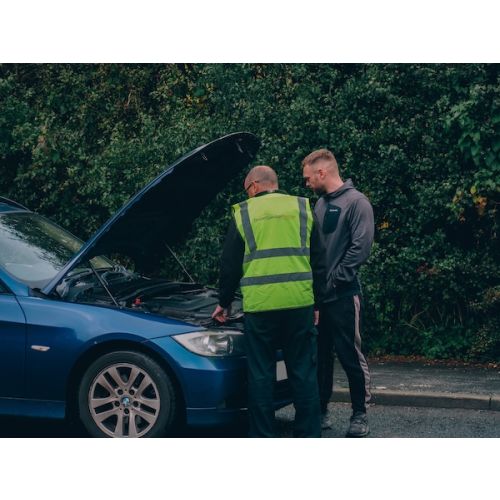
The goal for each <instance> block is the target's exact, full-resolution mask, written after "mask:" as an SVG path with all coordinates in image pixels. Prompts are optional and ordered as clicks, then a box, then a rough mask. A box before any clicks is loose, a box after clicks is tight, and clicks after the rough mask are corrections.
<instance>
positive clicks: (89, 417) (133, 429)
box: [78, 351, 178, 437]
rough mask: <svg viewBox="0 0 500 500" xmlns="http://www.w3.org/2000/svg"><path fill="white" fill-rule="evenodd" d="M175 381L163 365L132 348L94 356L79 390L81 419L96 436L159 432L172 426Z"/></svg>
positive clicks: (175, 408) (126, 435) (152, 433)
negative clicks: (173, 382) (95, 357)
mask: <svg viewBox="0 0 500 500" xmlns="http://www.w3.org/2000/svg"><path fill="white" fill-rule="evenodd" d="M177 407H178V404H177V399H176V393H175V390H174V386H173V384H172V382H171V380H170V378H169V376H168V375H167V373H165V370H163V369H162V368H161V367H160V365H159V364H158V363H157V362H156V361H154V360H153V359H151V358H150V357H149V356H147V355H145V354H142V353H139V352H134V351H117V352H112V353H108V354H104V355H103V356H101V357H99V358H98V359H96V360H95V361H94V362H93V363H92V364H91V365H90V366H89V367H88V368H87V370H86V371H85V373H84V375H83V377H82V380H81V383H80V386H79V391H78V410H79V415H80V420H81V421H82V423H83V425H84V426H85V428H86V429H87V431H88V432H89V433H90V435H91V436H94V437H160V436H163V435H165V434H166V433H167V432H169V433H170V432H171V431H172V427H173V425H174V422H175V420H176V419H175V416H176V412H177Z"/></svg>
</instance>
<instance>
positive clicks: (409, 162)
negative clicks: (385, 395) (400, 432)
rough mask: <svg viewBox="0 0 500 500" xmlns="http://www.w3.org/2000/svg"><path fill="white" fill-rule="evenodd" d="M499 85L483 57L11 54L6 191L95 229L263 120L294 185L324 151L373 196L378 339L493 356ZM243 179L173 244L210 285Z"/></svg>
mask: <svg viewBox="0 0 500 500" xmlns="http://www.w3.org/2000/svg"><path fill="white" fill-rule="evenodd" d="M499 88H500V87H499V67H498V65H482V64H470V65H306V64H296V65H245V64H238V65H1V66H0V172H1V176H0V194H2V195H5V196H8V197H11V198H13V199H16V200H18V201H20V202H21V203H24V204H26V205H27V206H29V207H30V208H32V209H34V210H37V211H39V212H41V213H43V214H45V215H47V216H49V217H51V218H53V219H54V220H56V221H57V222H59V223H60V224H62V225H63V226H65V227H68V228H69V229H70V230H72V231H73V232H74V233H76V234H77V235H79V236H81V237H82V238H87V237H88V236H89V235H90V234H92V232H93V231H95V229H97V227H99V225H100V224H102V223H103V222H104V221H105V220H106V219H107V218H108V217H109V216H110V215H111V214H112V213H113V212H114V211H115V210H116V209H117V208H119V207H120V206H121V205H122V204H123V203H124V202H125V201H126V200H127V199H128V198H129V197H130V196H131V195H132V194H134V193H135V192H136V191H137V190H138V189H139V188H141V187H142V186H143V185H144V184H145V183H146V182H147V181H149V180H150V179H151V178H153V177H154V176H155V175H157V174H158V173H159V172H161V171H162V169H163V168H164V166H165V165H166V164H168V163H169V162H171V161H173V160H174V159H176V158H177V157H179V156H180V155H182V154H184V153H185V152H187V151H189V150H190V149H192V148H194V147H196V146H198V145H200V144H203V143H206V142H208V141H211V140H213V139H215V138H217V137H218V136H221V135H224V134H227V133H229V132H234V131H239V130H248V131H251V132H254V133H255V134H257V135H258V136H259V137H260V139H261V141H262V147H261V150H260V152H259V156H258V158H257V162H259V163H265V164H269V165H271V166H273V167H274V168H275V169H276V170H277V172H278V174H279V176H280V180H281V187H282V188H284V189H285V190H287V191H288V192H290V193H294V194H306V195H310V193H308V192H307V191H306V190H305V189H304V187H303V186H302V181H301V169H300V162H301V160H302V158H303V157H304V156H305V155H306V154H308V153H309V152H310V151H312V150H313V149H316V148H318V147H328V148H330V149H332V150H333V151H334V152H335V154H336V156H337V159H338V160H339V163H340V166H341V173H342V175H343V176H344V177H345V178H347V177H352V178H353V180H354V182H355V184H356V185H357V187H358V188H359V189H360V190H362V191H363V192H364V193H365V194H366V195H367V196H368V197H369V198H370V200H371V202H372V204H373V207H374V210H375V217H376V225H377V232H376V243H375V247H374V250H373V254H372V256H371V258H370V261H369V264H368V265H366V266H365V267H364V269H363V271H362V278H363V281H364V283H365V296H366V300H367V314H366V318H365V332H366V334H365V338H366V341H367V346H368V348H369V350H370V351H371V352H372V353H376V354H382V353H394V354H418V355H424V356H428V357H434V358H450V357H453V358H462V359H478V360H496V361H498V360H499V359H500V306H499V304H500V284H499V283H500V282H499V276H500V262H499V255H500V251H499V250H500V248H499V245H498V241H499V239H498V227H499V219H498V204H499V192H500V134H499V124H500V106H499V98H500V92H499ZM241 184H242V177H240V178H239V179H236V180H235V181H234V182H233V183H232V184H231V185H229V186H228V187H227V190H226V191H225V192H224V193H221V195H220V196H219V197H218V198H217V199H216V200H214V202H213V203H212V204H211V205H210V206H209V207H208V208H207V210H206V211H205V212H204V214H203V217H202V218H200V220H199V221H198V222H197V223H196V224H195V226H194V227H193V229H192V231H191V233H190V237H189V239H188V241H187V242H186V244H185V245H183V246H182V247H181V248H178V249H177V251H178V252H179V253H180V254H181V255H182V258H183V260H184V262H185V264H186V265H187V267H188V269H190V271H191V272H192V274H194V276H195V277H196V278H197V279H199V280H201V281H204V282H208V283H216V281H217V272H218V271H217V268H218V257H219V249H220V246H221V243H222V240H223V235H224V232H225V227H226V225H227V222H228V217H229V211H228V208H229V205H230V203H233V202H236V201H239V200H241V198H242V197H243V196H244V193H243V192H242V188H241ZM186 196H189V193H186ZM164 265H165V268H166V270H167V271H168V272H170V273H171V275H172V276H173V275H175V274H176V273H178V270H177V268H175V267H174V266H173V265H172V264H170V263H168V262H166V263H165V264H164Z"/></svg>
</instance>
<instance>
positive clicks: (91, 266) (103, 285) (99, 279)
mask: <svg viewBox="0 0 500 500" xmlns="http://www.w3.org/2000/svg"><path fill="white" fill-rule="evenodd" d="M89 266H90V269H92V272H93V273H94V274H95V277H96V278H97V280H98V281H99V283H100V284H101V285H102V287H103V288H104V290H106V292H107V293H108V295H109V296H110V297H111V300H112V301H113V303H114V304H115V306H116V307H118V308H120V309H121V307H120V305H119V304H118V302H117V301H116V299H115V298H114V297H113V294H112V293H111V291H110V290H109V288H108V287H107V285H106V283H105V281H104V279H103V278H102V276H99V273H98V272H97V271H96V270H95V267H94V266H93V265H92V262H90V260H89Z"/></svg>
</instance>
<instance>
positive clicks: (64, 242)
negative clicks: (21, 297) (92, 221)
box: [0, 212, 113, 288]
mask: <svg viewBox="0 0 500 500" xmlns="http://www.w3.org/2000/svg"><path fill="white" fill-rule="evenodd" d="M82 245H83V242H82V241H81V240H79V239H78V238H76V237H75V236H73V235H72V234H71V233H69V232H68V231H65V230H64V229H62V228H60V227H59V226H57V225H56V224H54V223H53V222H51V221H49V220H48V219H45V218H44V217H42V216H40V215H37V214H34V213H30V212H25V213H7V214H3V215H1V216H0V267H1V268H2V269H3V270H4V271H6V272H7V273H8V274H9V275H11V276H13V277H14V278H15V279H17V280H19V281H21V282H22V283H25V284H26V285H28V286H29V287H31V288H42V287H43V286H45V285H46V284H47V283H48V282H49V281H50V280H51V279H52V278H54V277H55V276H56V274H57V273H58V272H59V271H60V270H61V269H62V268H63V267H64V265H65V264H66V263H67V262H68V261H69V260H70V259H71V257H72V256H73V255H74V254H75V253H76V252H77V251H78V250H80V248H81V246H82ZM92 264H93V265H94V267H95V268H97V269H99V268H107V267H112V266H113V263H112V262H111V261H109V260H107V259H104V258H102V257H95V258H94V259H93V260H92Z"/></svg>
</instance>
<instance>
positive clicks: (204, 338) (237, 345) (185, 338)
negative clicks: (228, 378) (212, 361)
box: [172, 330, 245, 357]
mask: <svg viewBox="0 0 500 500" xmlns="http://www.w3.org/2000/svg"><path fill="white" fill-rule="evenodd" d="M172 338H173V339H174V340H176V341H177V342H179V344H181V345H182V346H183V347H185V348H186V349H187V350H188V351H191V352H194V353H195V354H200V355H201V356H219V357H223V356H242V355H243V354H245V349H244V346H243V332H240V331H237V330H204V331H200V332H192V333H183V334H181V335H174V336H172Z"/></svg>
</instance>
